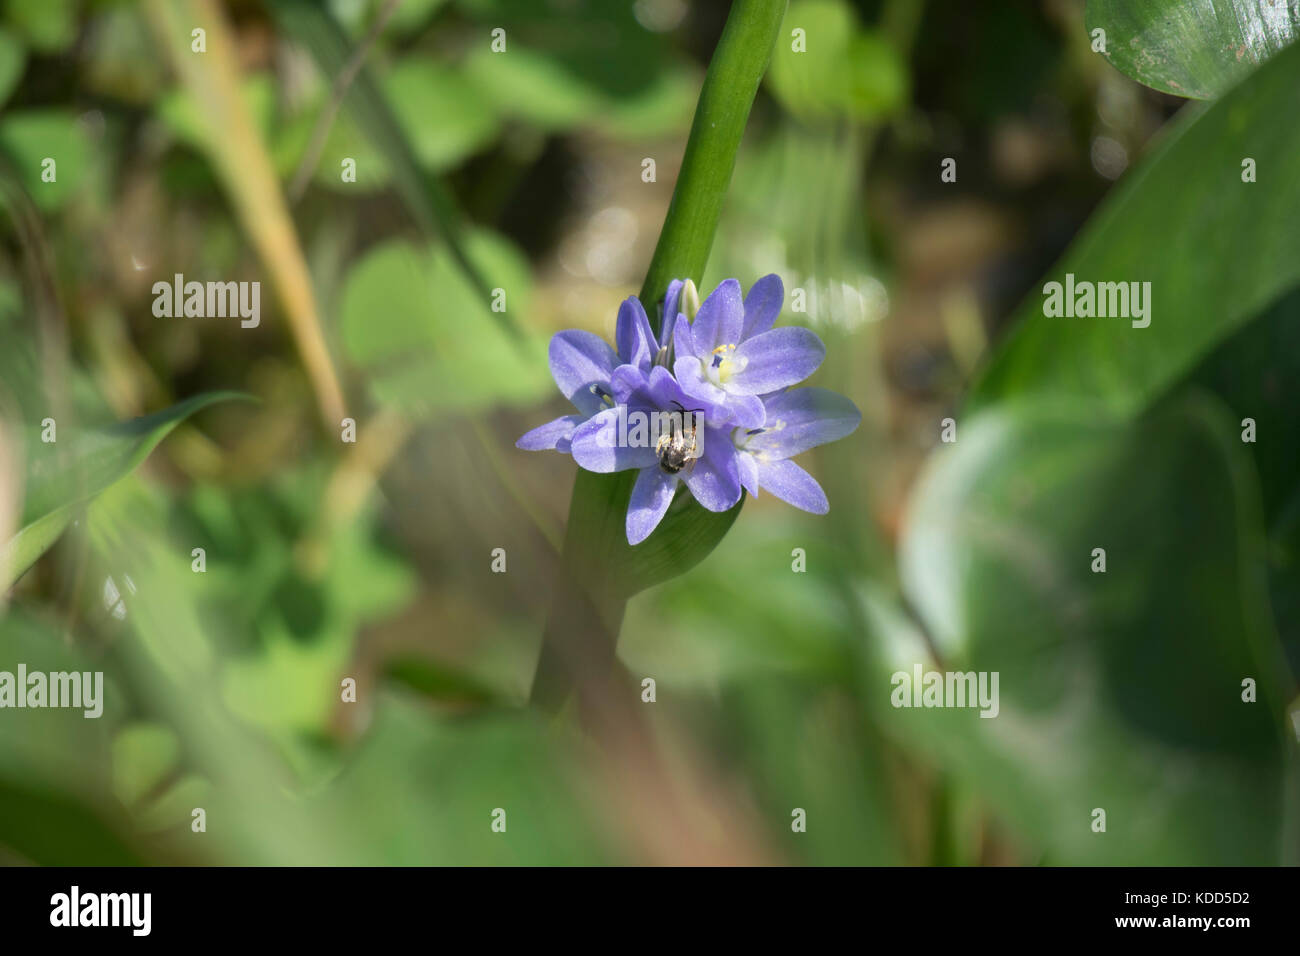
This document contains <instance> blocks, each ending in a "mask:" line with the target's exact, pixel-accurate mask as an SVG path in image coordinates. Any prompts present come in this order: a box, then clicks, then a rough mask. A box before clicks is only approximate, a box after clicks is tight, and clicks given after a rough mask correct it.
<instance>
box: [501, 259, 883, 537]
mask: <svg viewBox="0 0 1300 956" xmlns="http://www.w3.org/2000/svg"><path fill="white" fill-rule="evenodd" d="M784 297H785V293H784V290H783V288H782V286H781V280H780V279H779V278H778V277H776V276H775V275H769V276H764V277H763V278H762V279H759V280H758V281H757V282H755V283H754V285H753V287H752V288H751V289H750V290H749V295H748V296H747V297H746V298H745V299H744V301H743V302H742V301H741V298H740V283H738V282H737V281H736V280H735V279H728V280H727V281H725V282H723V283H722V284H721V285H719V286H718V287H717V289H715V290H714V291H713V293H712V294H711V295H710V296H709V297H708V298H707V299H706V300H705V301H704V302H703V304H700V303H699V299H698V297H697V295H696V293H695V287H694V285H688V284H687V283H685V282H683V281H682V280H673V281H672V282H671V283H670V284H669V286H668V290H667V294H666V295H665V297H664V312H663V323H662V332H661V334H660V335H659V336H658V337H656V336H655V334H654V332H653V330H652V329H651V327H650V320H649V318H648V316H647V315H646V312H645V309H644V308H643V307H642V305H641V303H640V302H639V301H638V300H637V299H636V298H635V297H631V298H628V299H626V300H625V301H624V302H623V304H622V305H621V306H620V307H619V312H618V322H617V324H616V327H615V334H614V339H615V346H616V347H615V348H611V347H610V346H609V345H608V344H606V343H605V342H604V341H603V340H602V339H601V338H600V337H599V336H596V335H593V334H592V333H590V332H582V331H576V330H569V331H565V332H559V333H557V334H556V335H555V336H554V337H553V338H552V339H551V345H550V362H551V374H552V375H553V376H554V378H555V384H556V385H558V386H559V388H560V391H561V392H563V393H564V395H565V397H566V398H568V399H569V401H571V402H572V403H573V406H574V408H576V409H577V413H576V414H571V415H563V416H561V417H559V418H557V419H555V420H554V421H551V422H547V423H546V424H545V425H542V426H541V427H539V428H535V429H533V430H532V431H530V432H528V433H527V434H526V435H524V436H523V437H522V438H520V439H519V441H518V442H516V445H517V446H518V447H519V448H523V449H528V450H540V449H548V448H553V449H555V450H557V451H559V452H562V453H566V454H571V455H572V456H573V458H574V460H575V461H576V462H577V463H578V464H579V465H580V466H581V467H583V468H585V469H587V470H588V471H594V472H614V471H628V470H635V471H636V472H637V476H636V483H635V485H634V486H633V488H632V497H631V501H630V503H629V505H628V511H627V520H626V530H627V540H628V543H629V544H633V545H635V544H639V543H641V542H642V541H644V540H645V539H646V538H647V537H649V536H650V534H651V532H653V531H654V529H655V528H656V527H658V525H659V522H660V521H662V520H663V517H664V515H665V514H666V513H667V511H668V507H669V505H670V504H672V501H673V498H674V496H675V495H676V493H677V486H678V485H679V484H681V483H685V485H686V487H687V489H688V490H689V491H690V493H691V494H692V495H693V496H694V497H695V500H696V501H698V502H699V503H700V504H701V505H702V506H703V507H705V508H707V509H709V510H710V511H726V510H728V509H730V508H732V507H734V506H735V505H736V503H737V502H738V501H739V500H740V497H741V494H742V489H746V490H748V491H749V492H750V493H751V494H753V495H754V496H756V497H757V495H758V493H759V490H760V489H765V490H767V491H769V492H771V493H772V494H774V495H776V496H777V497H778V498H781V499H782V500H784V501H787V502H789V503H790V504H792V505H794V506H795V507H797V508H802V509H803V510H805V511H811V512H814V513H817V514H824V513H826V511H827V510H828V507H829V506H828V504H827V501H826V495H825V493H824V492H823V491H822V489H821V486H820V485H818V484H817V482H816V481H815V480H814V479H813V478H812V476H811V475H809V474H808V473H807V472H806V471H804V470H803V469H802V468H800V467H799V466H798V465H796V464H794V462H792V461H790V460H789V459H790V458H792V457H793V456H795V455H797V454H799V453H800V452H803V451H806V450H808V449H809V448H812V447H814V446H816V445H821V444H824V443H825V442H829V441H834V440H835V439H837V438H842V437H843V436H845V435H847V434H848V433H849V432H851V431H853V430H854V429H855V428H857V426H858V423H859V422H860V421H861V418H862V416H861V415H860V414H859V413H858V410H857V409H856V408H855V407H854V405H853V403H852V402H850V401H849V400H848V399H847V398H843V397H842V396H839V395H836V394H835V393H833V392H829V391H826V390H825V389H820V388H801V389H795V390H793V391H791V390H789V386H791V385H794V384H795V383H797V382H800V381H802V380H803V379H804V378H806V377H807V376H808V375H810V374H812V372H813V371H815V370H816V368H817V367H818V366H819V365H820V364H821V361H822V358H823V357H824V356H825V354H826V349H825V347H824V346H823V345H822V343H821V340H820V339H818V338H817V336H816V335H814V334H813V333H812V332H810V331H808V330H807V329H801V328H781V329H774V328H773V327H772V326H773V323H774V322H775V321H776V318H777V316H778V315H779V314H780V312H781V304H782V301H783V300H784ZM674 353H675V354H674ZM647 422H649V423H650V424H649V426H648V427H647ZM665 426H666V427H665ZM638 428H639V429H640V430H638Z"/></svg>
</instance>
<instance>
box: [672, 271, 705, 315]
mask: <svg viewBox="0 0 1300 956" xmlns="http://www.w3.org/2000/svg"><path fill="white" fill-rule="evenodd" d="M680 301H681V304H680V305H679V306H678V307H677V310H678V311H679V312H681V313H682V314H684V315H685V316H686V318H687V319H689V320H690V321H692V322H694V321H695V315H696V313H697V312H699V311H700V291H699V290H698V289H697V288H695V282H694V280H692V279H687V280H686V281H685V282H683V283H682V297H681V300H680Z"/></svg>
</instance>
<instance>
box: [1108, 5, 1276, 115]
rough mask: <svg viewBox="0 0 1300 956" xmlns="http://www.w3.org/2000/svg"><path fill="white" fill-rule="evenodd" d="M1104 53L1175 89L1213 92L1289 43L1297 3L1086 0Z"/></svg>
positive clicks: (1205, 95)
mask: <svg viewBox="0 0 1300 956" xmlns="http://www.w3.org/2000/svg"><path fill="white" fill-rule="evenodd" d="M1084 23H1085V24H1086V25H1087V29H1088V34H1089V36H1090V38H1092V39H1093V42H1094V43H1095V42H1096V38H1095V37H1093V34H1094V31H1096V30H1098V29H1101V30H1104V31H1105V41H1106V49H1105V51H1104V53H1105V57H1106V59H1107V60H1109V61H1110V62H1111V65H1113V66H1114V67H1115V68H1116V69H1117V70H1119V71H1120V72H1121V73H1123V74H1124V75H1125V76H1129V77H1132V78H1133V79H1135V80H1137V81H1138V82H1139V83H1142V84H1144V85H1146V86H1150V87H1152V88H1153V89H1157V90H1161V91H1162V92H1165V93H1172V94H1173V95H1175V96H1186V97H1191V98H1192V99H1202V100H1205V99H1213V98H1214V97H1216V96H1219V95H1220V94H1222V93H1223V92H1224V91H1226V90H1227V89H1228V88H1230V87H1231V86H1232V85H1233V84H1234V83H1236V82H1237V81H1238V80H1240V79H1241V78H1242V77H1244V76H1245V75H1246V74H1248V73H1249V72H1250V71H1251V70H1253V69H1254V68H1255V67H1257V66H1259V64H1261V63H1263V62H1264V61H1265V60H1267V59H1268V58H1269V57H1271V56H1273V55H1274V54H1276V53H1277V52H1278V51H1279V50H1281V49H1282V48H1283V47H1285V46H1287V45H1288V44H1290V43H1291V42H1292V41H1293V40H1294V39H1295V37H1296V32H1297V29H1300V7H1297V6H1296V5H1295V4H1294V3H1290V2H1276V0H1266V2H1260V0H1088V7H1087V10H1086V11H1085V13H1084Z"/></svg>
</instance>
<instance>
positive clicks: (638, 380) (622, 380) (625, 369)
mask: <svg viewBox="0 0 1300 956" xmlns="http://www.w3.org/2000/svg"><path fill="white" fill-rule="evenodd" d="M649 388H650V385H649V380H648V377H647V375H646V372H645V370H644V369H640V368H637V367H636V366H635V365H620V366H619V367H618V368H616V369H614V372H613V374H612V375H610V377H609V390H610V393H611V394H612V395H613V396H614V401H616V402H617V403H618V404H620V405H630V406H632V407H634V408H649V407H651V406H652V405H653V404H654V398H653V397H652V396H651V394H650V390H649Z"/></svg>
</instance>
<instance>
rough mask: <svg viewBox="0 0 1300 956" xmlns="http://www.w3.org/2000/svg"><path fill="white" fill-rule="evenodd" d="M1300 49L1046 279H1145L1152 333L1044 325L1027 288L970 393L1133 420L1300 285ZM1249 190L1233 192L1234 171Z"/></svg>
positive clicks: (1156, 163) (1155, 172)
mask: <svg viewBox="0 0 1300 956" xmlns="http://www.w3.org/2000/svg"><path fill="white" fill-rule="evenodd" d="M1297 83H1300V48H1288V49H1287V50H1284V51H1283V52H1282V53H1280V54H1279V55H1278V56H1277V57H1275V58H1274V59H1272V60H1270V61H1269V62H1268V63H1266V64H1264V65H1263V66H1262V67H1260V69H1259V70H1258V71H1257V72H1256V73H1255V74H1253V75H1252V76H1251V77H1249V78H1248V79H1247V80H1246V81H1245V82H1244V83H1242V84H1241V85H1239V86H1238V87H1236V88H1235V89H1233V90H1232V91H1231V92H1229V93H1228V94H1227V95H1226V96H1224V97H1223V98H1222V99H1221V100H1218V101H1217V102H1215V103H1214V104H1213V105H1211V106H1210V107H1209V108H1208V109H1204V110H1198V111H1196V112H1195V113H1194V114H1192V115H1188V116H1186V117H1183V118H1182V119H1181V121H1179V122H1178V123H1177V125H1176V128H1175V129H1173V130H1171V131H1170V132H1168V133H1166V134H1165V137H1164V140H1163V141H1162V142H1161V143H1160V145H1159V146H1157V147H1156V148H1155V150H1154V151H1153V153H1152V155H1151V156H1150V157H1149V158H1148V159H1147V160H1145V161H1144V162H1143V163H1142V165H1141V166H1140V167H1138V168H1137V169H1135V170H1134V171H1133V172H1131V173H1129V175H1128V176H1127V177H1126V178H1125V180H1124V182H1123V183H1122V184H1121V185H1120V186H1119V188H1118V189H1116V190H1115V191H1113V192H1112V193H1111V194H1110V195H1109V196H1108V197H1107V200H1106V202H1105V203H1104V204H1103V206H1102V207H1101V209H1100V210H1099V211H1098V212H1097V213H1096V214H1095V215H1094V216H1093V218H1092V219H1091V220H1090V221H1089V222H1088V225H1087V226H1086V227H1085V229H1084V231H1083V232H1082V234H1081V235H1080V236H1079V238H1078V239H1076V240H1075V242H1074V244H1073V246H1072V247H1071V248H1070V251H1069V252H1068V253H1067V254H1066V256H1065V258H1064V260H1063V261H1061V262H1060V263H1058V264H1057V265H1056V266H1055V268H1053V270H1052V271H1051V273H1050V274H1049V275H1048V277H1047V278H1048V279H1050V280H1055V281H1059V282H1064V280H1065V276H1066V274H1067V273H1073V274H1074V275H1075V277H1076V280H1079V281H1090V282H1130V281H1132V282H1139V281H1142V282H1150V283H1151V286H1150V291H1151V295H1150V302H1149V308H1150V312H1149V313H1148V315H1149V317H1150V326H1149V327H1147V328H1133V327H1132V326H1131V324H1130V321H1129V320H1128V319H1123V318H1048V317H1046V316H1044V315H1043V301H1044V296H1043V295H1042V294H1041V293H1040V291H1039V290H1035V291H1034V292H1033V293H1032V294H1031V296H1030V298H1029V300H1028V301H1027V302H1025V303H1024V305H1023V306H1022V307H1021V309H1020V312H1019V323H1018V327H1017V328H1016V329H1015V330H1014V331H1013V333H1012V334H1011V336H1010V337H1009V338H1008V340H1007V341H1006V343H1005V344H1004V345H1003V347H1002V348H1001V349H1000V350H999V351H998V353H997V354H996V355H995V356H994V358H993V361H992V362H991V363H990V365H989V366H988V368H987V369H986V370H985V371H984V374H983V376H982V378H981V379H980V381H979V382H978V383H977V385H976V387H975V390H974V392H973V395H972V404H973V406H974V407H982V406H985V405H988V404H990V403H992V402H995V401H999V400H1003V399H1007V398H1010V397H1012V396H1016V397H1021V398H1027V397H1038V398H1047V397H1049V396H1051V397H1062V398H1067V399H1077V400H1091V399H1095V400H1099V401H1101V402H1102V403H1103V404H1105V405H1106V406H1107V407H1109V408H1111V409H1113V410H1116V411H1119V412H1122V413H1125V414H1131V413H1135V412H1137V411H1139V410H1140V409H1142V408H1143V407H1144V406H1146V405H1147V404H1148V403H1150V402H1151V401H1153V400H1154V399H1155V398H1157V397H1158V396H1159V395H1160V394H1161V393H1162V392H1164V391H1165V390H1167V389H1168V388H1169V387H1170V386H1171V385H1173V384H1174V383H1175V382H1176V381H1178V380H1179V379H1180V378H1182V377H1183V376H1184V375H1186V374H1187V373H1188V372H1189V371H1190V370H1191V369H1192V368H1193V367H1194V366H1195V365H1196V364H1197V363H1198V362H1200V361H1201V359H1202V358H1204V357H1205V356H1206V355H1207V354H1208V353H1209V352H1210V351H1212V350H1213V349H1214V348H1215V347H1216V346H1217V345H1218V344H1219V343H1220V342H1222V341H1223V340H1224V339H1225V338H1227V337H1228V336H1230V335H1232V334H1233V333H1234V332H1235V331H1236V330H1237V329H1239V328H1241V327H1242V326H1243V325H1245V324H1246V323H1247V322H1250V321H1251V320H1252V319H1254V318H1255V317H1256V316H1258V315H1259V314H1260V312H1261V311H1262V310H1263V309H1264V308H1265V307H1266V306H1268V305H1269V304H1270V303H1271V302H1272V301H1273V300H1275V299H1276V298H1277V297H1278V296H1279V295H1280V294H1281V293H1283V292H1285V291H1286V290H1287V289H1289V288H1290V287H1291V286H1293V285H1295V284H1296V283H1297V281H1300V260H1298V259H1297V258H1296V256H1295V254H1294V253H1295V249H1296V247H1297V245H1298V244H1300V127H1297V126H1296V125H1295V124H1293V123H1280V122H1278V121H1277V117H1279V116H1284V115H1289V113H1290V111H1291V108H1292V105H1293V101H1294V98H1295V89H1296V86H1297ZM1246 157H1250V158H1251V159H1253V160H1254V161H1255V162H1256V163H1257V164H1258V170H1259V181H1258V182H1256V183H1245V182H1242V178H1241V175H1242V161H1243V159H1244V158H1246Z"/></svg>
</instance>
